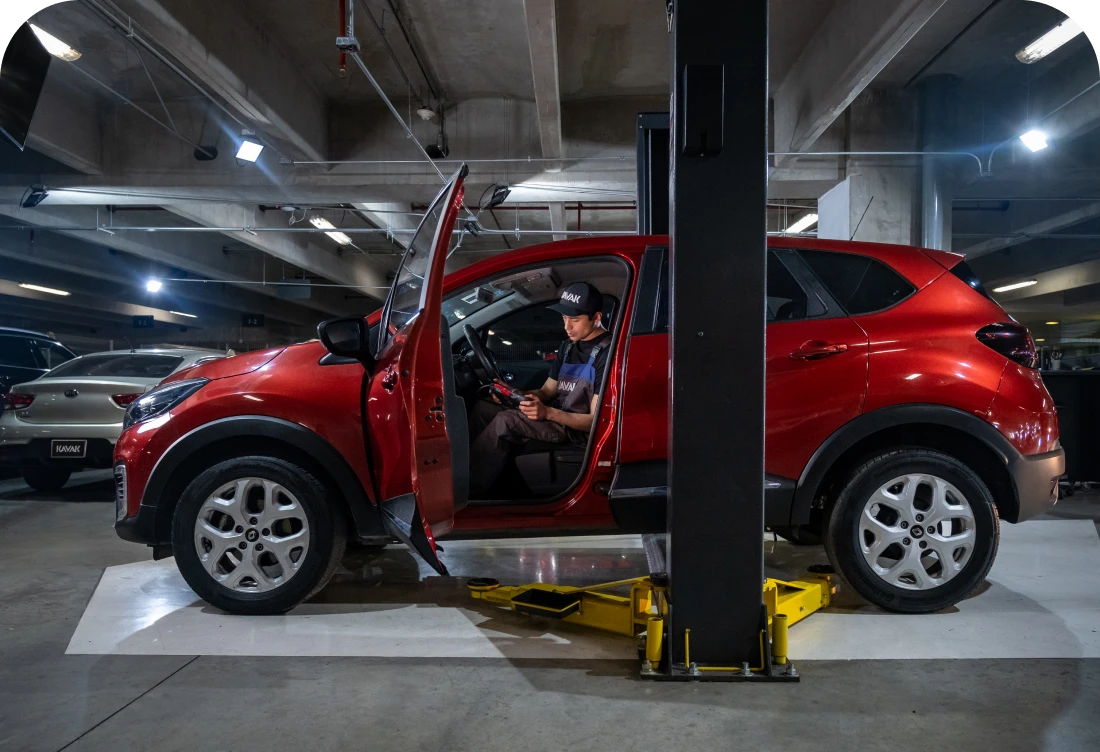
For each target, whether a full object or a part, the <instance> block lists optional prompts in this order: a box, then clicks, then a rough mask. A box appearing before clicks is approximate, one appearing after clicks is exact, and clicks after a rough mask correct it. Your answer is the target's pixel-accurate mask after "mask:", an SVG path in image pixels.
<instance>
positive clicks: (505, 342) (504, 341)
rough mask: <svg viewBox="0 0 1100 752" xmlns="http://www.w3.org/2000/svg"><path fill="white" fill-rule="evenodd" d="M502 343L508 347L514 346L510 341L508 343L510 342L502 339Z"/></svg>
mask: <svg viewBox="0 0 1100 752" xmlns="http://www.w3.org/2000/svg"><path fill="white" fill-rule="evenodd" d="M501 342H503V343H504V344H506V345H508V346H511V344H512V343H511V342H509V341H508V340H506V339H502V340H501Z"/></svg>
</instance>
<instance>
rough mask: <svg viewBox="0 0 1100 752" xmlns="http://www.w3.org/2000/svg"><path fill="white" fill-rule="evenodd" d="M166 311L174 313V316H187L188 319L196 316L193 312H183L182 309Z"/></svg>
mask: <svg viewBox="0 0 1100 752" xmlns="http://www.w3.org/2000/svg"><path fill="white" fill-rule="evenodd" d="M168 313H171V314H175V315H176V316H184V317H185V318H189V319H197V318H198V316H196V315H195V314H193V313H183V312H182V311H169V312H168Z"/></svg>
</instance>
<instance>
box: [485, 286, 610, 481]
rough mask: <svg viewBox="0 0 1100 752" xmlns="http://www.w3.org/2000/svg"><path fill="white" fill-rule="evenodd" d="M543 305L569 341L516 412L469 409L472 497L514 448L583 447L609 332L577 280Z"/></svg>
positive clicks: (596, 294)
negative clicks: (541, 444) (530, 444)
mask: <svg viewBox="0 0 1100 752" xmlns="http://www.w3.org/2000/svg"><path fill="white" fill-rule="evenodd" d="M548 307H549V309H550V310H551V311H555V312H557V313H560V314H561V315H562V322H563V323H564V325H565V333H566V335H567V336H568V337H569V339H568V340H566V341H565V342H563V343H562V345H561V347H559V348H558V352H557V357H556V358H555V359H554V363H553V365H552V366H551V367H550V377H549V378H548V379H546V383H545V384H543V385H542V387H540V388H539V389H538V390H536V391H534V392H528V393H527V398H528V399H527V400H526V401H524V402H521V403H520V406H519V408H518V409H516V408H507V407H504V406H503V405H501V404H499V403H497V402H495V401H494V402H490V401H488V400H478V401H477V402H476V403H475V404H474V408H473V409H472V410H471V411H470V436H471V438H472V441H473V443H472V445H471V449H470V498H472V499H480V498H484V495H485V493H486V492H487V491H488V490H489V488H490V487H491V486H492V485H493V483H494V482H495V481H496V479H497V477H498V476H499V475H500V473H501V471H503V470H504V466H505V463H507V461H508V458H509V456H511V454H512V451H513V449H514V448H515V447H517V446H520V445H522V444H525V443H526V442H527V441H529V440H531V439H537V440H538V441H545V442H549V443H554V444H574V445H576V446H586V445H587V444H588V432H589V430H591V428H592V418H593V415H594V413H595V411H596V401H597V399H598V398H599V394H598V390H599V385H600V384H601V383H602V382H603V375H604V370H605V368H606V367H607V356H608V353H609V351H610V349H611V348H610V345H611V334H610V333H609V332H608V331H607V328H606V327H605V326H604V323H603V313H602V310H603V295H602V294H601V293H600V291H599V290H597V289H596V288H595V286H593V285H590V284H589V283H587V282H576V283H574V284H571V285H569V286H568V287H566V288H565V289H563V290H562V291H561V294H560V295H559V297H558V302H557V304H555V305H552V306H548ZM494 400H495V398H494Z"/></svg>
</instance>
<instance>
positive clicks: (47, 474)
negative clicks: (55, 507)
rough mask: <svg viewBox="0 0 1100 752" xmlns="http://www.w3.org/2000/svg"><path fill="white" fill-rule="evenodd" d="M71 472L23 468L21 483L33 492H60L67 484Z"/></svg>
mask: <svg viewBox="0 0 1100 752" xmlns="http://www.w3.org/2000/svg"><path fill="white" fill-rule="evenodd" d="M72 474H73V473H72V471H71V470H59V469H57V468H51V467H25V468H23V481H24V482H25V483H26V484H27V485H28V486H30V487H31V488H33V489H34V490H35V491H47V492H53V491H60V490H61V489H62V488H63V487H64V486H65V484H66V483H68V482H69V476H70V475H72Z"/></svg>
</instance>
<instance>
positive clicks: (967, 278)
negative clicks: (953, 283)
mask: <svg viewBox="0 0 1100 752" xmlns="http://www.w3.org/2000/svg"><path fill="white" fill-rule="evenodd" d="M951 273H952V274H954V275H955V276H956V277H958V278H959V279H961V280H962V281H963V282H965V283H966V284H967V285H968V286H970V287H973V288H974V289H975V290H977V291H978V292H979V293H980V294H981V296H982V297H983V298H989V293H987V292H986V291H985V287H984V286H983V285H982V281H981V280H980V279H978V275H977V274H975V273H974V270H973V269H971V268H970V266H969V265H968V264H967V263H966V262H965V261H960V262H959V263H957V264H955V266H953V267H951ZM989 299H990V300H992V299H993V298H989Z"/></svg>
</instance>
